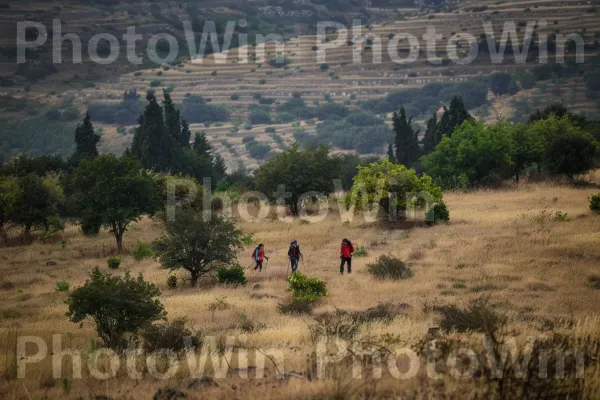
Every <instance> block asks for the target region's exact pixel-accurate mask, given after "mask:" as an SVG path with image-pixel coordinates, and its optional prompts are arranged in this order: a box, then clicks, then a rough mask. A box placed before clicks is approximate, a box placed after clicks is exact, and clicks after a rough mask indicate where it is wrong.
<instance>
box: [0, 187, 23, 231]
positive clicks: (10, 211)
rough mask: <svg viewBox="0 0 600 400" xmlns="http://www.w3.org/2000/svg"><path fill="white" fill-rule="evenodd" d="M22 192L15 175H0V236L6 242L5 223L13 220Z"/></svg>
mask: <svg viewBox="0 0 600 400" xmlns="http://www.w3.org/2000/svg"><path fill="white" fill-rule="evenodd" d="M22 196H23V192H22V190H21V188H20V187H19V181H18V179H17V178H16V177H12V176H8V177H0V237H2V239H3V240H4V241H5V242H6V241H7V240H8V234H7V233H6V229H5V228H6V225H7V224H8V223H9V222H10V221H13V218H14V217H15V213H16V212H17V210H18V209H19V201H20V200H21V198H22Z"/></svg>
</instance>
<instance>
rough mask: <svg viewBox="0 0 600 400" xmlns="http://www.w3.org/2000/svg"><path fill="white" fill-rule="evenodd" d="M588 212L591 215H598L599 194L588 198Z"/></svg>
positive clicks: (599, 209) (599, 207) (599, 206)
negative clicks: (589, 211)
mask: <svg viewBox="0 0 600 400" xmlns="http://www.w3.org/2000/svg"><path fill="white" fill-rule="evenodd" d="M590 210H591V211H592V212H593V213H596V214H599V213H600V193H596V194H594V195H592V196H590Z"/></svg>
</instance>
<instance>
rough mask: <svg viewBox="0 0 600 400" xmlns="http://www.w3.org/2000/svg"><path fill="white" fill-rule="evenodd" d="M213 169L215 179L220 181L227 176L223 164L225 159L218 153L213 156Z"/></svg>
mask: <svg viewBox="0 0 600 400" xmlns="http://www.w3.org/2000/svg"><path fill="white" fill-rule="evenodd" d="M213 171H214V174H215V177H216V179H217V181H221V180H222V179H223V178H225V177H226V176H227V166H226V165H225V160H224V159H223V157H221V156H220V155H217V156H215V159H214V162H213Z"/></svg>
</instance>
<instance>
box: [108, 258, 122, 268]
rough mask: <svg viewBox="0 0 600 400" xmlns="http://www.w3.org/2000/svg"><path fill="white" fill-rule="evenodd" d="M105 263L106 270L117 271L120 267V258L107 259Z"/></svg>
mask: <svg viewBox="0 0 600 400" xmlns="http://www.w3.org/2000/svg"><path fill="white" fill-rule="evenodd" d="M106 263H107V264H108V268H110V269H117V268H119V266H120V265H121V257H119V256H112V257H108V260H107V261H106Z"/></svg>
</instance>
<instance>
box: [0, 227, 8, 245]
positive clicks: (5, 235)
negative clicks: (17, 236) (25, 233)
mask: <svg viewBox="0 0 600 400" xmlns="http://www.w3.org/2000/svg"><path fill="white" fill-rule="evenodd" d="M0 238H2V241H3V242H4V243H8V233H6V230H5V229H4V227H3V226H0Z"/></svg>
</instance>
